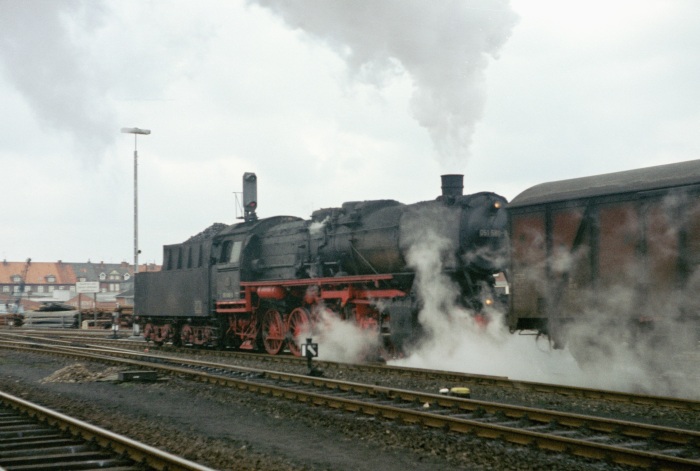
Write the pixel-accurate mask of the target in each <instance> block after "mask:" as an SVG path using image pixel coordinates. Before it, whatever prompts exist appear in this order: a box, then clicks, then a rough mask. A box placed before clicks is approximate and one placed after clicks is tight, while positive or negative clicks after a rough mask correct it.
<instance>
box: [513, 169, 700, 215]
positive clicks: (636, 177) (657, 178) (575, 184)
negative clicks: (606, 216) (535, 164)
mask: <svg viewBox="0 0 700 471" xmlns="http://www.w3.org/2000/svg"><path fill="white" fill-rule="evenodd" d="M698 183H700V160H690V161H687V162H680V163H675V164H667V165H657V166H655V167H647V168H638V169H635V170H627V171H624V172H615V173H606V174H603V175H594V176H590V177H582V178H572V179H570V180H560V181H556V182H549V183H541V184H539V185H535V186H533V187H530V188H528V189H527V190H525V191H523V192H522V193H520V194H519V195H518V196H516V197H515V198H513V200H512V201H511V202H510V204H509V205H508V207H509V208H514V207H519V206H529V205H535V204H544V203H552V202H556V201H564V200H574V199H580V198H589V197H592V196H603V195H613V194H621V193H634V192H638V191H651V190H660V189H664V188H672V187H677V186H685V185H692V184H698Z"/></svg>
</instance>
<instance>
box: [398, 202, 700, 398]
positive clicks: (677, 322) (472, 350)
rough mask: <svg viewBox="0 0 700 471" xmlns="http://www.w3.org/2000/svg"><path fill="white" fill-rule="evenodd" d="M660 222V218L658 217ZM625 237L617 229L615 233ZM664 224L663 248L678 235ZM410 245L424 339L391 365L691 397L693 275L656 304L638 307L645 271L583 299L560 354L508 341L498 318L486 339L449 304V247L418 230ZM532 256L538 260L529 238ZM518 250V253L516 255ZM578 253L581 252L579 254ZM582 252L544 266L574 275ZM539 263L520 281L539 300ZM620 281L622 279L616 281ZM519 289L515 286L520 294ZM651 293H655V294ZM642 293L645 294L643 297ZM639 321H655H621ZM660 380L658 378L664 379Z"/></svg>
mask: <svg viewBox="0 0 700 471" xmlns="http://www.w3.org/2000/svg"><path fill="white" fill-rule="evenodd" d="M661 212H662V213H664V211H661ZM620 230H621V231H624V230H625V227H624V225H621V226H620ZM677 230H678V229H677V228H674V227H673V226H672V225H669V234H671V236H669V237H668V240H669V241H670V240H673V239H675V237H673V236H672V235H673V234H674V233H675V231H677ZM414 234H415V238H414V240H413V241H412V243H411V244H412V245H411V247H410V249H409V251H408V256H407V261H408V262H409V264H410V265H411V267H412V268H413V269H415V270H416V278H415V280H416V283H417V286H416V289H417V292H418V293H419V295H420V297H421V299H422V300H423V306H422V309H421V312H420V314H419V320H420V322H421V324H422V325H423V330H424V332H425V333H426V337H425V338H424V339H423V340H422V342H421V343H420V344H419V345H418V346H417V348H416V349H415V350H414V351H413V352H412V353H411V354H410V356H409V357H407V358H406V359H402V360H399V361H396V362H394V363H395V364H399V365H404V366H414V367H424V368H432V369H445V370H453V371H464V372H469V373H476V374H487V375H496V376H507V377H510V378H513V379H523V380H530V381H541V382H551V383H560V384H569V385H576V386H584V387H592V388H605V389H613V390H621V391H632V392H640V393H647V394H655V395H671V396H683V397H689V398H697V397H698V392H697V381H698V377H697V366H696V364H695V363H694V358H695V357H693V356H692V355H691V356H688V357H687V358H686V357H684V354H685V353H687V351H688V348H685V350H684V348H683V346H684V345H685V346H687V345H693V344H695V345H696V344H697V338H696V334H697V323H696V321H693V319H692V318H691V319H687V318H686V319H684V316H683V314H684V313H686V314H687V313H697V312H698V308H699V306H700V301H698V297H697V292H698V289H700V269H697V270H696V271H695V273H693V274H692V275H691V276H690V277H689V279H688V281H687V283H686V286H685V287H684V289H683V290H682V292H675V291H672V292H670V293H667V295H666V296H661V292H660V291H656V292H655V295H653V296H652V298H655V300H651V299H645V298H644V297H643V295H642V294H640V292H639V290H638V289H637V287H638V286H639V282H640V280H644V279H645V276H646V275H647V273H646V271H645V270H643V269H639V271H637V272H634V271H633V270H632V267H625V268H623V270H624V271H625V273H626V280H625V281H627V282H626V283H620V284H610V286H608V287H607V288H603V287H598V288H597V289H596V290H595V291H594V292H593V291H590V292H589V291H586V292H582V294H581V299H580V302H579V304H577V306H578V308H580V309H579V310H578V311H577V319H579V322H576V323H571V324H570V327H569V329H568V330H567V332H566V334H567V337H568V343H567V346H566V348H565V349H563V350H554V349H552V348H551V345H550V344H549V342H548V340H547V339H546V338H544V337H539V338H536V337H534V336H524V335H514V334H511V333H509V332H508V330H507V328H506V327H505V323H504V322H503V316H504V314H503V313H500V312H498V311H496V310H492V311H491V312H489V315H490V316H491V319H492V320H491V322H490V323H489V324H488V326H487V327H486V329H485V330H484V328H483V326H481V325H478V324H477V323H475V322H474V321H473V320H472V318H471V315H470V314H471V313H469V312H467V311H466V310H465V309H464V308H463V307H461V306H460V305H459V304H458V303H457V302H456V300H457V299H458V296H459V292H458V288H457V286H455V285H454V284H453V283H451V281H450V280H449V278H448V277H447V276H445V268H446V267H448V266H449V264H450V263H451V262H450V259H449V256H446V255H447V254H449V253H450V252H451V250H450V247H449V242H448V241H446V240H444V239H442V238H439V237H437V236H435V234H434V233H432V229H431V226H430V225H429V224H423V225H420V224H418V225H416V227H415V231H414ZM529 240H531V241H532V243H533V250H532V252H533V253H537V248H536V247H534V246H538V244H539V242H538V239H537V238H536V237H531V238H530V239H529ZM656 242H657V244H656V246H655V247H656V250H657V251H658V253H660V254H665V256H667V257H670V258H669V260H675V259H676V258H675V257H676V252H677V249H678V247H677V246H674V245H673V244H672V243H668V244H664V243H662V241H661V240H657V241H656ZM523 250H525V249H523ZM582 253H583V252H582ZM582 253H575V254H573V255H572V254H570V253H569V252H568V251H559V252H556V253H555V255H554V257H553V259H552V260H550V261H549V263H547V265H548V266H549V267H550V268H552V269H554V270H555V271H558V272H562V273H563V272H566V271H568V270H572V269H573V267H575V266H576V264H577V263H578V262H577V260H580V259H581V258H582ZM544 265H545V262H544V261H541V260H540V263H539V264H537V263H533V264H532V265H531V266H530V270H529V272H528V273H527V274H526V275H525V276H526V278H528V279H529V280H530V281H531V283H530V284H529V285H528V289H531V290H539V292H546V290H545V287H544V276H543V273H544V268H543V267H544ZM617 278H620V277H617ZM521 286H522V285H521ZM654 289H658V287H656V288H652V289H651V291H653V290H654ZM647 291H649V290H647ZM640 315H642V316H648V317H652V316H655V317H656V318H657V319H659V320H660V322H656V323H655V327H654V328H653V330H651V331H649V332H643V331H638V330H637V331H635V330H634V329H633V325H632V324H631V323H628V322H620V320H621V319H632V318H636V317H639V316H640ZM660 378H663V380H661V379H660Z"/></svg>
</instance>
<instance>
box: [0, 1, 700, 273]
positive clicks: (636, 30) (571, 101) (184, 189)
mask: <svg viewBox="0 0 700 471" xmlns="http://www.w3.org/2000/svg"><path fill="white" fill-rule="evenodd" d="M698 45H700V3H699V2H697V1H694V0H686V1H681V0H658V1H651V0H629V1H627V0H624V1H622V0H604V1H603V0H590V1H587V2H561V1H559V0H550V1H547V0H522V1H521V0H513V1H511V2H507V1H498V0H492V1H489V0H462V1H447V0H446V1H441V2H434V1H429V0H423V1H417V0H413V1H412V0H392V1H390V0H386V1H377V0H352V1H350V0H347V1H321V0H317V1H311V0H299V1H292V0H288V1H282V0H279V1H276V0H259V1H249V2H246V1H244V0H238V1H237V0H231V1H223V0H197V1H194V0H180V1H176V0H151V1H143V0H134V1H129V0H119V1H96V0H91V1H87V0H85V1H80V0H0V103H1V105H0V126H1V127H2V131H1V132H0V175H1V176H2V195H3V198H2V201H3V204H2V208H3V210H2V213H0V214H1V219H0V221H1V222H0V258H2V259H7V260H9V261H23V260H25V259H26V258H28V257H31V258H32V259H33V260H35V261H57V260H63V261H70V262H84V261H87V260H92V261H93V262H98V261H105V262H112V263H118V262H121V261H128V262H133V243H134V241H133V210H134V201H133V198H134V194H133V164H134V159H133V154H134V139H133V136H132V135H126V134H122V133H120V129H121V128H122V127H139V128H145V129H150V130H151V131H152V134H151V135H149V136H139V139H138V156H139V169H138V178H139V246H140V248H141V250H142V254H141V257H140V259H139V260H140V262H142V263H144V262H155V263H161V261H162V245H163V244H170V243H177V242H182V241H184V240H185V239H187V238H188V237H189V236H191V235H193V234H196V233H198V232H200V231H202V230H203V229H205V228H206V227H208V226H209V225H211V224H212V223H214V222H223V223H227V224H231V223H234V222H235V221H236V219H235V218H236V215H237V213H236V208H235V206H236V198H235V194H234V192H238V191H240V190H241V176H242V174H243V172H246V171H251V172H256V173H257V175H258V181H259V185H258V200H259V211H258V214H259V216H260V217H268V216H273V215H279V214H289V215H294V216H300V217H304V218H307V217H308V216H309V215H310V214H311V212H312V211H313V210H315V209H318V208H320V207H330V206H340V205H341V204H342V203H343V202H345V201H352V200H367V199H396V200H398V201H401V202H404V203H413V202H417V201H423V200H427V199H433V198H434V197H435V196H437V195H438V194H439V192H440V175H441V174H443V173H463V174H465V193H471V192H476V191H485V190H488V191H495V192H497V193H500V194H502V195H503V196H505V197H506V198H508V199H512V198H513V197H514V196H516V195H517V194H518V193H519V192H521V191H523V190H525V189H526V188H528V187H530V186H532V185H535V184H537V183H541V182H545V181H551V180H558V179H563V178H574V177H581V176H587V175H594V174H599V173H606V172H612V171H619V170H626V169H631V168H637V167H644V166H650V165H657V164H663V163H671V162H679V161H684V160H691V159H695V158H700V132H698V130H699V129H700V49H699V48H698Z"/></svg>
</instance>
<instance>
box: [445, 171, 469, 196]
mask: <svg viewBox="0 0 700 471" xmlns="http://www.w3.org/2000/svg"><path fill="white" fill-rule="evenodd" d="M440 178H442V196H462V190H463V189H464V175H460V174H453V175H442V176H441V177H440Z"/></svg>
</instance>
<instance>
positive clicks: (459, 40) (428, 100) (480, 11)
mask: <svg viewBox="0 0 700 471" xmlns="http://www.w3.org/2000/svg"><path fill="white" fill-rule="evenodd" d="M249 3H257V4H259V5H261V6H263V7H266V8H269V9H270V10H272V11H273V12H275V13H276V14H278V15H280V16H281V17H282V18H283V19H284V21H285V22H286V23H287V24H288V25H289V26H290V27H292V28H298V29H301V30H303V31H305V32H306V33H307V34H309V35H311V36H312V37H314V38H316V39H318V40H320V41H322V42H324V43H325V44H326V45H328V47H330V48H332V49H333V50H334V51H335V52H336V53H337V54H338V55H339V56H341V57H342V58H343V59H344V60H345V61H346V63H347V66H348V69H349V73H350V75H351V76H352V77H353V78H357V79H360V80H362V81H365V82H368V83H371V84H374V85H376V86H381V85H382V84H383V83H384V82H385V81H386V80H387V78H389V77H390V76H391V75H393V74H397V73H399V71H401V69H403V70H404V71H405V72H406V73H408V74H409V75H410V77H411V79H412V81H413V84H414V87H415V90H414V94H413V97H412V99H411V110H412V114H413V116H414V118H415V119H416V120H417V121H418V122H419V123H420V125H421V126H423V127H425V128H426V129H427V130H428V132H429V133H430V136H431V138H432V140H433V143H434V146H435V148H436V150H437V153H438V155H439V157H440V160H441V162H442V163H443V165H446V166H450V165H455V164H459V163H463V160H464V159H465V158H466V157H467V156H468V154H469V147H470V144H471V140H472V135H473V134H474V127H475V125H476V122H477V121H478V120H479V119H480V118H481V115H482V112H483V108H484V100H485V99H484V91H483V81H484V70H485V69H486V66H487V65H488V57H489V56H490V57H497V54H498V51H499V50H500V48H501V47H502V46H503V44H505V42H506V40H507V39H508V38H509V37H510V34H511V30H512V28H513V27H514V25H515V23H516V21H517V17H516V15H515V13H514V12H513V11H512V10H511V9H510V6H509V2H508V1H507V0H489V1H483V0H469V1H464V0H448V1H444V2H438V3H434V2H426V1H423V0H384V1H374V0H353V1H348V0H345V1H333V2H317V1H310V0H294V1H288V0H249Z"/></svg>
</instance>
